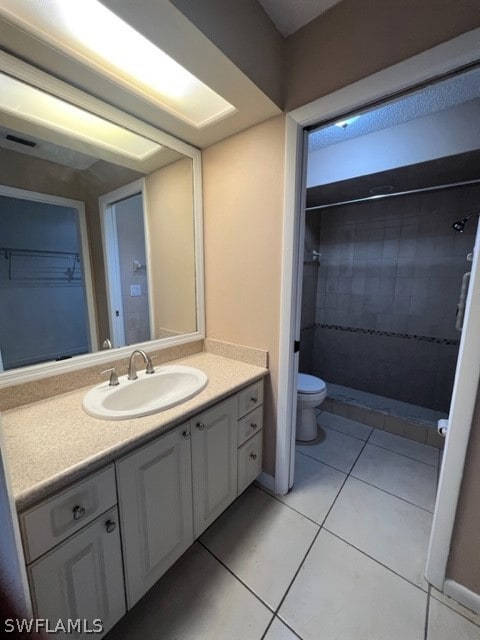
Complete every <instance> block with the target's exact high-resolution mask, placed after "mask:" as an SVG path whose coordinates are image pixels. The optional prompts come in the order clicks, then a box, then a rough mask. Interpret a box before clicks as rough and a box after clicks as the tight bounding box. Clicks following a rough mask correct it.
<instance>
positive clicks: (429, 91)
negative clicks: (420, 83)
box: [308, 69, 480, 151]
mask: <svg viewBox="0 0 480 640" xmlns="http://www.w3.org/2000/svg"><path fill="white" fill-rule="evenodd" d="M479 98H480V70H479V69H473V70H471V71H468V72H466V73H463V74H461V75H458V76H455V77H453V78H449V79H448V80H444V81H442V82H438V83H436V84H432V85H430V86H428V87H426V88H424V89H421V90H419V91H416V92H414V93H411V94H409V95H407V96H405V97H404V98H400V99H398V100H395V101H393V102H389V103H387V104H385V105H382V106H381V107H378V108H377V109H371V110H369V111H367V112H366V113H363V114H359V115H360V117H359V118H358V120H355V122H352V123H351V124H349V125H348V126H347V127H346V128H345V129H343V128H341V127H337V126H336V125H330V126H327V127H323V128H320V129H317V130H316V131H312V132H311V133H310V134H309V137H308V148H309V151H315V150H316V149H322V148H324V147H329V146H331V145H334V144H338V143H339V142H345V141H346V140H351V139H353V138H358V137H359V136H364V135H367V134H369V133H373V132H374V131H380V130H382V129H388V128H389V127H393V126H396V125H399V124H402V123H403V122H408V121H410V120H415V119H417V118H421V117H422V116H425V115H428V114H430V113H437V112H439V111H443V110H444V109H451V108H452V107H455V106H457V105H460V104H463V103H466V102H469V101H470V100H478V99H479ZM477 126H478V125H477Z"/></svg>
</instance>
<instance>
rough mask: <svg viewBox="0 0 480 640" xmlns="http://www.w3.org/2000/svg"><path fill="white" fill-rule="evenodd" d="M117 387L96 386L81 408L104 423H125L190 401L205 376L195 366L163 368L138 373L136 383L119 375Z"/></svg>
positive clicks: (203, 385) (205, 378)
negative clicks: (109, 421)
mask: <svg viewBox="0 0 480 640" xmlns="http://www.w3.org/2000/svg"><path fill="white" fill-rule="evenodd" d="M118 380H119V383H120V384H119V385H118V386H116V387H111V386H109V384H108V382H104V383H102V384H99V385H97V386H96V387H94V388H93V389H90V391H89V392H88V393H87V394H86V395H85V397H84V398H83V409H84V411H85V412H86V413H88V414H89V415H91V416H94V417H95V418H102V419H103V420H128V419H130V418H140V417H141V416H148V415H151V414H152V413H157V412H158V411H164V410H165V409H169V408H171V407H174V406H175V405H177V404H180V403H181V402H185V401H186V400H190V398H193V397H194V396H196V395H197V394H198V393H200V391H202V390H203V389H205V387H206V386H207V383H208V377H207V375H206V374H205V373H204V372H203V371H201V370H200V369H196V368H195V367H187V366H183V365H166V366H164V367H158V368H157V369H156V370H155V373H151V374H146V373H145V372H141V373H139V374H138V379H137V380H127V376H121V377H120V378H119V379H118Z"/></svg>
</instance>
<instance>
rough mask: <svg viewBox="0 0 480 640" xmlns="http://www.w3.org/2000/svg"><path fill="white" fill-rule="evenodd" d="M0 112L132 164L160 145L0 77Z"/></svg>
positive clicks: (32, 88)
mask: <svg viewBox="0 0 480 640" xmlns="http://www.w3.org/2000/svg"><path fill="white" fill-rule="evenodd" d="M0 111H4V112H6V113H9V114H11V115H13V116H16V117H17V118H21V119H22V120H27V121H28V122H33V123H35V124H39V125H41V126H44V127H48V128H49V129H53V130H54V131H57V132H59V133H62V134H66V135H68V136H69V137H70V138H72V137H73V138H76V139H77V140H83V141H85V142H87V143H90V144H95V146H98V147H101V148H103V149H107V150H108V151H112V152H114V153H118V154H120V155H122V156H126V157H128V158H133V159H135V160H140V161H141V160H146V159H147V158H149V157H150V156H152V155H153V154H154V153H156V152H157V151H160V149H161V148H162V145H160V144H158V143H157V142H153V141H152V140H148V138H144V137H143V136H140V135H138V134H137V133H133V132H132V131H129V130H128V129H124V128H123V127H119V126H118V125H116V124H113V123H112V122H109V121H108V120H104V119H103V118H100V117H99V116H96V115H94V114H93V113H89V112H88V111H84V110H83V109H80V108H79V107H76V106H74V105H73V104H70V103H68V102H65V101H64V100H61V99H60V98H56V97H55V96H52V95H50V94H49V93H45V92H44V91H41V90H40V89H37V88H36V87H32V86H31V85H29V84H25V83H23V82H20V80H16V79H15V78H12V77H10V76H7V75H5V74H3V73H0Z"/></svg>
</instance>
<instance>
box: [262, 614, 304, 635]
mask: <svg viewBox="0 0 480 640" xmlns="http://www.w3.org/2000/svg"><path fill="white" fill-rule="evenodd" d="M275 620H280V622H281V623H282V624H283V625H285V626H286V627H287V629H288V630H289V631H291V632H292V633H293V635H294V636H295V637H296V638H298V640H303V638H302V637H301V636H299V635H298V633H297V632H296V631H294V630H293V629H292V627H291V626H290V625H289V624H288V623H287V622H285V620H283V619H282V618H280V616H277V614H275V615H274V616H273V618H272V619H271V621H270V624H269V625H268V628H267V630H266V631H265V633H264V634H263V636H262V638H261V640H264V638H265V636H266V635H267V631H268V630H269V629H270V627H271V626H272V624H273V623H274V621H275Z"/></svg>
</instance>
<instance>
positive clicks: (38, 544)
mask: <svg viewBox="0 0 480 640" xmlns="http://www.w3.org/2000/svg"><path fill="white" fill-rule="evenodd" d="M116 503H117V491H116V486H115V470H114V466H113V464H111V465H109V466H108V467H107V468H106V469H103V470H102V471H101V472H100V473H96V474H95V475H93V476H90V477H88V478H86V479H85V480H81V481H80V482H77V483H76V484H75V485H74V486H72V487H70V488H69V489H65V491H62V492H61V493H58V494H57V495H55V496H53V497H52V498H50V499H48V500H45V501H44V502H42V503H40V504H39V505H38V506H36V507H33V508H32V509H29V510H28V511H25V512H24V513H22V514H21V515H20V524H21V528H22V534H23V546H24V549H25V556H26V561H27V563H29V562H32V561H33V560H35V559H36V558H38V557H39V556H41V555H42V554H43V553H45V552H46V551H48V550H49V549H52V548H53V547H54V546H55V545H57V544H58V543H59V542H61V541H62V540H65V538H67V537H68V536H70V535H71V534H72V533H75V531H78V530H79V529H81V528H82V527H83V526H85V525H86V524H87V523H88V522H90V521H91V520H93V519H94V518H96V517H97V516H99V515H100V514H101V513H103V512H104V511H106V510H107V509H109V508H110V507H113V506H114V505H115V504H116Z"/></svg>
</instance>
